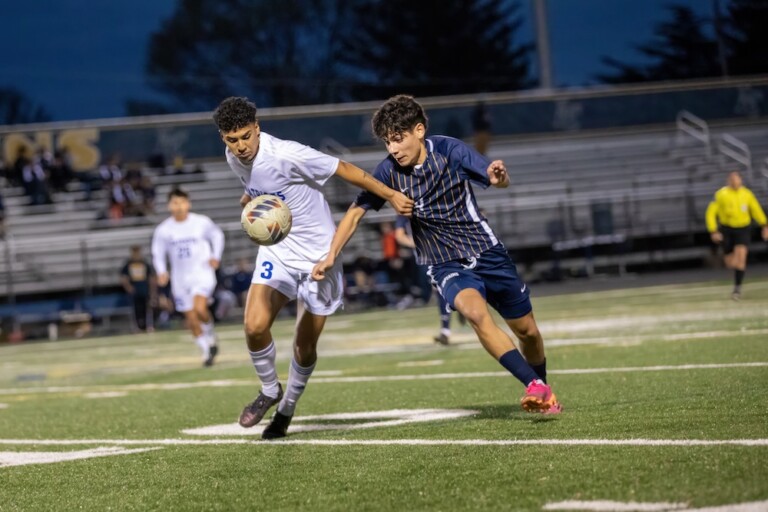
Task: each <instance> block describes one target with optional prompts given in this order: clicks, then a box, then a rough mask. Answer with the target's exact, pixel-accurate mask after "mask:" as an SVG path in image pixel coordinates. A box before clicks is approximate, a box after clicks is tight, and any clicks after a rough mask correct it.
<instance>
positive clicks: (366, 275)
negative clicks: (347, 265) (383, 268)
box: [352, 254, 376, 307]
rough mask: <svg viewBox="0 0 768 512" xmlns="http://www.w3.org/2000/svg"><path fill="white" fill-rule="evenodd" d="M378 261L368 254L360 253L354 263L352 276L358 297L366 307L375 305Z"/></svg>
mask: <svg viewBox="0 0 768 512" xmlns="http://www.w3.org/2000/svg"><path fill="white" fill-rule="evenodd" d="M375 274H376V263H375V262H374V261H373V260H372V259H371V258H370V257H369V256H368V255H367V254H359V255H358V256H357V258H355V261H354V262H353V263H352V276H353V279H354V284H355V288H356V289H357V294H356V296H357V299H358V300H359V301H360V303H361V304H362V305H363V306H365V307H371V306H375V305H376V304H375V302H376V301H375V297H374V288H375V285H376V278H375Z"/></svg>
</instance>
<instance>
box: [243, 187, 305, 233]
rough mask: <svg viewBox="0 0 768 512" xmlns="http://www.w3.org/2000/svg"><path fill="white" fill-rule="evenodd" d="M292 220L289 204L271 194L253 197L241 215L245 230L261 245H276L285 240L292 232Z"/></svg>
mask: <svg viewBox="0 0 768 512" xmlns="http://www.w3.org/2000/svg"><path fill="white" fill-rule="evenodd" d="M292 222H293V215H291V210H290V209H289V208H288V205H287V204H285V203H284V202H283V200H282V199H280V198H279V197H277V196H273V195H270V194H264V195H261V196H258V197H255V198H253V199H251V201H250V202H249V203H248V204H246V205H245V207H244V208H243V213H242V214H241V215H240V224H242V226H243V231H245V234H246V235H248V238H250V239H251V240H253V241H254V242H256V243H257V244H259V245H275V244H276V243H278V242H280V241H281V240H283V239H284V238H285V237H286V236H288V233H290V231H291V223H292Z"/></svg>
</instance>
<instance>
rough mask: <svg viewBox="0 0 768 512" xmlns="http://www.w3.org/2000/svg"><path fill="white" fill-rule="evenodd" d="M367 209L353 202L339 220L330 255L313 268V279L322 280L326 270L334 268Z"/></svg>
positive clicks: (329, 251)
mask: <svg viewBox="0 0 768 512" xmlns="http://www.w3.org/2000/svg"><path fill="white" fill-rule="evenodd" d="M366 212H367V210H366V209H365V208H361V207H360V206H357V205H356V204H354V203H353V204H352V206H350V207H349V210H347V213H346V214H344V217H343V218H342V219H341V222H339V226H338V228H336V234H334V235H333V240H331V248H330V249H329V250H328V255H327V256H326V257H325V259H324V260H320V261H319V262H318V263H317V264H316V265H315V267H314V268H313V269H312V279H314V280H315V281H322V280H323V279H325V272H326V271H327V270H328V269H330V268H333V266H334V265H335V264H336V258H338V257H339V254H341V250H342V249H344V246H345V245H347V242H349V240H350V238H352V235H354V234H355V231H357V226H358V225H360V220H361V219H362V218H363V216H365V213H366Z"/></svg>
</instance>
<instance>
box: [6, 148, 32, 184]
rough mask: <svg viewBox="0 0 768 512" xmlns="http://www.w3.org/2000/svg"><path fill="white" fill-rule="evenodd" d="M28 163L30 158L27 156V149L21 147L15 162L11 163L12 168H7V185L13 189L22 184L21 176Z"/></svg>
mask: <svg viewBox="0 0 768 512" xmlns="http://www.w3.org/2000/svg"><path fill="white" fill-rule="evenodd" d="M29 162H30V156H29V154H28V151H27V148H26V147H25V146H21V147H20V148H19V151H18V154H17V156H16V160H15V161H14V162H13V166H12V167H11V168H9V169H8V171H7V173H6V178H7V179H8V184H9V185H11V186H14V187H15V186H19V185H21V184H22V179H21V176H22V174H23V172H24V167H26V166H27V165H29Z"/></svg>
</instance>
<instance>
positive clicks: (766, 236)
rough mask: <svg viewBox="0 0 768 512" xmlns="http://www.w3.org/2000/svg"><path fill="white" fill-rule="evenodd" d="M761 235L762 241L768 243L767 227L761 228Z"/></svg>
mask: <svg viewBox="0 0 768 512" xmlns="http://www.w3.org/2000/svg"><path fill="white" fill-rule="evenodd" d="M762 235H763V240H765V241H766V242H768V226H763V232H762Z"/></svg>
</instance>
